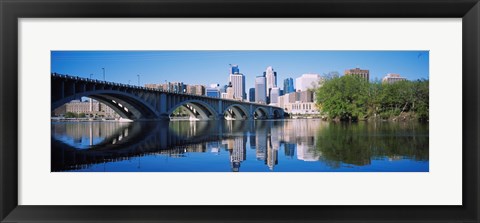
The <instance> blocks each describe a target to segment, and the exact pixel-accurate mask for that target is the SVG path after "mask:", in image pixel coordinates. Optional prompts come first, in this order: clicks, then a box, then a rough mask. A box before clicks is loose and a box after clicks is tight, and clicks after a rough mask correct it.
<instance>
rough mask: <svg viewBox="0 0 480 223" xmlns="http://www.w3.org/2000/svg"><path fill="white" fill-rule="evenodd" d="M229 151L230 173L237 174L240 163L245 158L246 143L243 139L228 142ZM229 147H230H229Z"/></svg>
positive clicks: (237, 138) (238, 138)
mask: <svg viewBox="0 0 480 223" xmlns="http://www.w3.org/2000/svg"><path fill="white" fill-rule="evenodd" d="M229 141H230V142H229V147H228V149H229V151H230V163H231V165H232V171H234V172H238V171H239V170H240V163H241V162H242V161H244V160H245V159H246V158H247V153H246V149H247V148H246V141H245V139H244V137H236V138H235V139H231V140H229ZM230 145H231V146H232V147H230Z"/></svg>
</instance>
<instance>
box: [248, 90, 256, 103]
mask: <svg viewBox="0 0 480 223" xmlns="http://www.w3.org/2000/svg"><path fill="white" fill-rule="evenodd" d="M248 101H250V102H255V88H253V87H252V88H250V89H249V90H248Z"/></svg>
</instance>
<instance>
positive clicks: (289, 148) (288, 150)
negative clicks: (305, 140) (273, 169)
mask: <svg viewBox="0 0 480 223" xmlns="http://www.w3.org/2000/svg"><path fill="white" fill-rule="evenodd" d="M296 146H297V144H294V143H284V144H283V147H284V149H285V157H289V158H293V156H294V155H295V147H296Z"/></svg>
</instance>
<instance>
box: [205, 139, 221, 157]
mask: <svg viewBox="0 0 480 223" xmlns="http://www.w3.org/2000/svg"><path fill="white" fill-rule="evenodd" d="M206 146H207V150H208V149H210V152H211V153H214V154H215V155H218V154H220V142H207V143H206Z"/></svg>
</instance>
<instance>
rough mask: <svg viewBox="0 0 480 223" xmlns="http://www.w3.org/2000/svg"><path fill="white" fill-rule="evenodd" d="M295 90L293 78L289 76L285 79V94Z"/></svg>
mask: <svg viewBox="0 0 480 223" xmlns="http://www.w3.org/2000/svg"><path fill="white" fill-rule="evenodd" d="M291 92H295V87H294V85H293V78H291V77H289V78H287V79H285V80H283V94H288V93H291Z"/></svg>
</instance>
